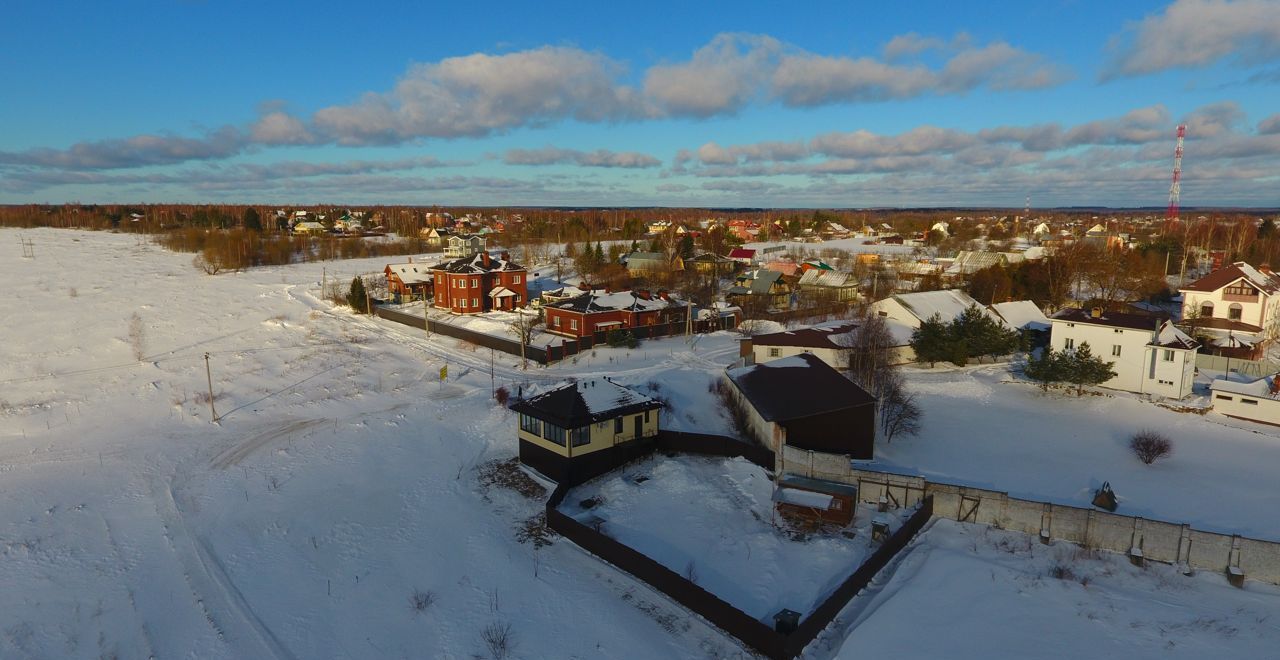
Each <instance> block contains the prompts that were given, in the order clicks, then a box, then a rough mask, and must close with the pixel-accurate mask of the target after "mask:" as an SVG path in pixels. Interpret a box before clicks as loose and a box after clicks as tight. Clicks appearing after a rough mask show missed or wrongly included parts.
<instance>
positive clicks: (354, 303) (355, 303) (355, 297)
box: [347, 276, 369, 314]
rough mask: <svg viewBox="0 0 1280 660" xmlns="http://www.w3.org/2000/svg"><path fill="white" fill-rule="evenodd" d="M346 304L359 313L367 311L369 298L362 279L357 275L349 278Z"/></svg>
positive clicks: (366, 312)
mask: <svg viewBox="0 0 1280 660" xmlns="http://www.w3.org/2000/svg"><path fill="white" fill-rule="evenodd" d="M347 304H348V305H351V309H354V310H356V312H358V313H360V314H368V313H369V298H368V296H367V295H366V294H365V290H364V280H362V279H360V277H359V276H356V277H354V278H352V279H351V289H350V290H348V291H347Z"/></svg>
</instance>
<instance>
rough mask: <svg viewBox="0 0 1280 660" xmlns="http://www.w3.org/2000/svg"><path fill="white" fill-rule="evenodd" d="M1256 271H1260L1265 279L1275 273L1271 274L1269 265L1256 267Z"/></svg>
mask: <svg viewBox="0 0 1280 660" xmlns="http://www.w3.org/2000/svg"><path fill="white" fill-rule="evenodd" d="M1258 270H1259V271H1262V274H1263V275H1266V276H1267V277H1271V276H1273V275H1275V273H1272V272H1271V264H1262V265H1261V266H1258Z"/></svg>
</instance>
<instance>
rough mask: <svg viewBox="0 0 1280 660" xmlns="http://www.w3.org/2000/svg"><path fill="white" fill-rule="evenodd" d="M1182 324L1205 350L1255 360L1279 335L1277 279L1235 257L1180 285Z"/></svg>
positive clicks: (1279, 295)
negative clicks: (1232, 260) (1225, 263)
mask: <svg viewBox="0 0 1280 660" xmlns="http://www.w3.org/2000/svg"><path fill="white" fill-rule="evenodd" d="M1179 291H1181V293H1182V326H1183V327H1184V328H1185V329H1187V330H1188V331H1190V332H1193V333H1194V334H1196V335H1197V336H1199V337H1201V338H1203V339H1204V342H1205V344H1206V346H1205V349H1206V352H1209V353H1212V354H1215V355H1224V356H1227V357H1233V358H1243V359H1249V360H1254V359H1258V358H1260V357H1262V354H1263V353H1265V350H1266V346H1267V345H1268V344H1269V343H1271V342H1272V341H1275V339H1276V337H1280V277H1277V276H1276V275H1275V274H1274V273H1272V272H1271V269H1270V268H1268V267H1266V266H1263V267H1261V268H1254V267H1253V266H1250V265H1249V264H1247V263H1245V262H1243V261H1237V262H1236V263H1233V264H1231V265H1229V266H1226V267H1224V268H1219V269H1218V270H1215V271H1213V272H1212V273H1209V274H1208V275H1205V276H1204V277H1202V278H1200V279H1198V280H1196V281H1194V282H1192V283H1190V284H1188V285H1186V286H1183V287H1181V289H1179Z"/></svg>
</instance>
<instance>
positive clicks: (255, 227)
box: [241, 206, 262, 231]
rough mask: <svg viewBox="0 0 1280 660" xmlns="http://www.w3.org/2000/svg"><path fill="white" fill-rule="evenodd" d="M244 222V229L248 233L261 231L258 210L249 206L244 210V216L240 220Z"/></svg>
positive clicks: (260, 219)
mask: <svg viewBox="0 0 1280 660" xmlns="http://www.w3.org/2000/svg"><path fill="white" fill-rule="evenodd" d="M241 219H242V220H243V222H244V228H245V229H248V230H249V231H262V217H261V216H259V215H258V209H255V208H253V207H252V206H250V207H249V208H246V209H245V210H244V216H243V217H242V218H241Z"/></svg>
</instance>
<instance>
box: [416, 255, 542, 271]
mask: <svg viewBox="0 0 1280 660" xmlns="http://www.w3.org/2000/svg"><path fill="white" fill-rule="evenodd" d="M487 254H488V253H487V252H478V253H476V254H474V255H472V256H470V257H463V258H461V259H454V260H453V261H446V262H444V263H439V264H436V265H434V266H432V267H431V270H443V271H445V272H449V273H494V272H499V271H501V272H512V271H522V270H524V266H521V265H520V264H518V263H515V262H514V261H507V260H505V259H495V258H493V257H489V265H488V266H487V267H486V266H485V264H484V258H485V256H486V255H487Z"/></svg>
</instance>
